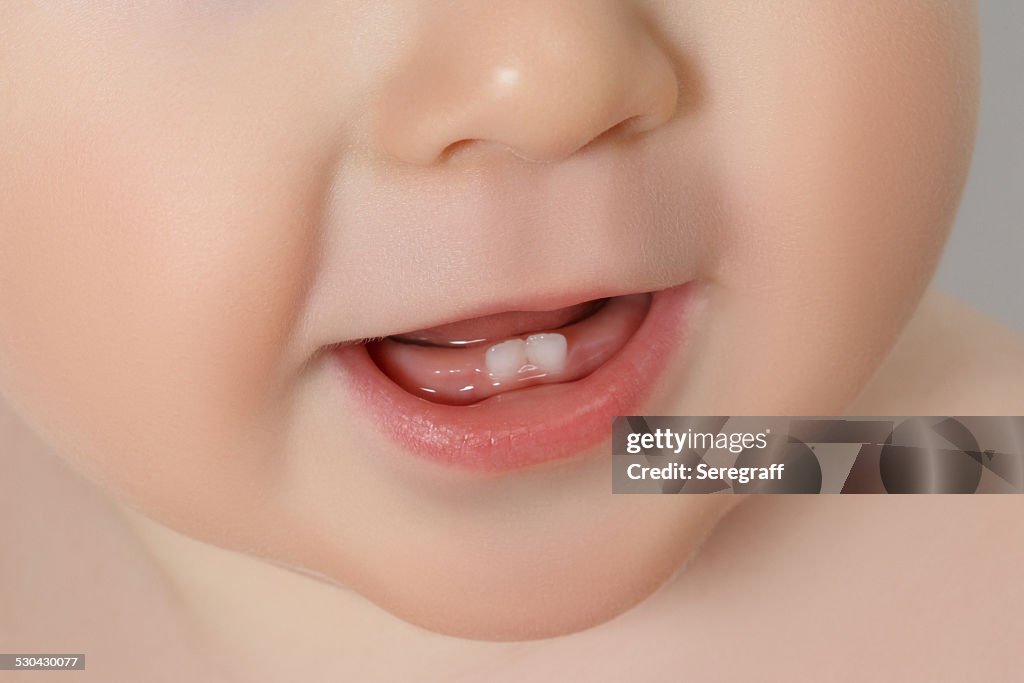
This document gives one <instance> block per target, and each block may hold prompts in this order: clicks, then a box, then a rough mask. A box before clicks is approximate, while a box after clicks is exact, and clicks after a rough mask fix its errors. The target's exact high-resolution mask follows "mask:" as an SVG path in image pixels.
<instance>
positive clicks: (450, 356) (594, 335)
mask: <svg viewBox="0 0 1024 683" xmlns="http://www.w3.org/2000/svg"><path fill="white" fill-rule="evenodd" d="M650 303H651V295H650V294H633V295H627V296H617V297H611V298H606V299H597V300H593V301H588V302H585V303H582V304H577V305H574V306H568V307H565V308H560V309H557V310H552V311H536V312H530V311H513V312H509V313H499V314H495V315H489V316H485V317H482V318H475V319H472V320H465V321H460V322H457V323H451V324H448V325H442V326H440V327H435V328H430V329H425V330H417V331H415V332H410V333H406V334H400V335H395V336H392V337H388V338H386V339H383V340H380V341H375V342H371V343H369V344H367V351H368V352H369V354H370V357H371V358H373V360H374V362H375V363H376V364H377V366H378V367H379V368H380V369H381V370H382V371H383V372H384V374H386V375H387V376H388V377H390V378H391V379H392V380H393V381H394V382H395V384H397V385H398V386H400V387H401V388H403V389H404V390H405V391H407V392H409V393H410V394H412V395H414V396H418V397H420V398H423V399H426V400H428V401H432V402H435V403H443V404H447V405H459V406H464V405H471V404H474V403H478V402H480V401H484V400H487V399H489V398H491V397H494V396H498V395H500V394H504V393H507V392H510V391H523V390H526V389H529V388H530V387H534V386H537V385H541V384H554V383H564V382H573V381H576V380H579V379H582V378H584V377H586V376H588V375H589V374H591V373H592V372H594V370H596V369H597V368H599V367H601V366H602V365H604V363H605V362H606V361H607V360H608V359H609V358H611V356H612V355H614V354H615V353H616V352H617V351H618V350H619V349H621V348H622V347H623V345H624V344H625V343H626V342H627V341H628V340H629V338H630V337H631V336H632V335H633V333H634V332H636V330H637V329H638V328H639V327H640V324H641V323H642V322H643V320H644V318H645V317H646V315H647V311H648V310H649V308H650Z"/></svg>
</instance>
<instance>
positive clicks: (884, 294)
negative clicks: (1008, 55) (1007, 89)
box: [696, 1, 978, 414]
mask: <svg viewBox="0 0 1024 683" xmlns="http://www.w3.org/2000/svg"><path fill="white" fill-rule="evenodd" d="M768 5H770V10H771V11H770V12H769V11H768V10H769V6H768ZM768 5H765V6H764V7H763V8H761V10H757V9H754V8H751V11H750V12H744V13H743V15H742V19H735V18H733V19H730V21H735V22H737V23H736V24H734V25H732V26H731V27H730V30H731V32H733V33H734V34H736V35H738V36H740V37H741V38H742V41H743V43H744V44H745V45H746V48H745V49H744V50H738V51H734V52H730V53H729V54H727V55H725V54H722V55H717V56H715V55H714V51H713V48H712V47H710V46H709V48H708V50H709V54H711V55H713V56H712V57H711V59H715V60H717V61H715V73H717V74H718V78H717V79H715V80H713V81H709V83H710V85H709V90H710V92H709V95H708V100H709V106H710V107H711V108H712V110H713V111H715V112H717V115H716V116H717V117H716V118H715V124H714V133H713V134H712V135H713V137H714V139H715V140H716V144H717V145H718V148H719V154H718V155H717V158H718V159H719V160H720V161H719V163H720V167H719V169H718V170H719V173H720V176H721V177H722V178H723V179H724V180H723V184H724V186H725V190H724V191H723V194H724V195H725V197H726V199H725V202H724V204H725V208H724V221H725V224H726V226H727V229H726V230H724V231H723V238H724V239H723V242H722V244H721V247H722V252H721V255H722V257H721V259H720V260H719V262H718V265H717V271H716V273H715V278H714V279H715V281H716V282H717V283H718V284H719V285H720V286H719V287H717V288H712V290H711V291H710V293H709V296H710V298H711V302H710V304H711V306H710V308H711V310H713V311H715V313H714V315H715V316H716V319H715V323H716V324H715V325H714V326H713V327H710V328H709V329H708V331H707V335H706V337H705V338H704V346H703V347H702V349H701V351H700V353H699V354H698V355H700V356H701V357H702V359H703V361H702V363H701V364H700V366H701V367H700V369H699V370H698V374H699V375H700V376H699V377H698V378H697V380H696V381H698V382H702V383H703V384H702V386H704V387H706V388H707V390H706V391H701V392H698V393H699V395H700V397H701V399H702V401H704V402H705V403H704V405H705V407H706V406H707V402H708V401H710V402H712V403H714V404H716V405H718V406H719V407H720V409H725V410H727V411H732V412H735V411H755V412H757V411H768V412H769V413H771V414H774V413H778V412H780V411H795V412H796V414H814V413H821V412H824V413H828V414H835V413H837V412H840V411H842V410H843V409H844V407H845V404H846V403H847V402H848V401H849V400H851V399H852V398H853V396H854V395H855V394H856V393H857V392H858V391H859V389H860V387H861V386H862V385H863V383H864V382H865V381H866V380H867V379H868V377H869V376H870V374H871V373H872V372H873V371H874V369H875V367H877V364H878V362H879V361H880V360H881V358H882V356H883V355H884V353H885V352H886V351H887V349H888V348H889V347H890V345H891V343H892V342H893V340H894V337H895V335H896V334H897V333H898V331H899V330H900V329H901V326H902V325H903V323H904V322H905V321H906V319H907V317H908V316H909V315H910V313H911V312H912V310H913V308H914V307H915V306H916V304H917V302H918V300H919V297H920V295H921V293H922V292H923V289H924V287H925V286H926V285H927V282H928V280H929V279H930V277H931V275H932V272H933V270H934V268H935V265H936V262H937V259H938V257H939V254H940V253H941V249H942V246H943V244H944V242H945V238H946V236H947V234H948V230H949V228H950V226H951V223H952V220H953V218H954V214H955V210H956V206H957V203H958V201H959V197H960V191H961V188H962V186H963V182H964V178H965V175H966V172H967V168H968V164H969V159H970V149H971V144H972V140H973V135H974V130H975V123H976V111H975V103H976V100H977V68H978V55H977V44H976V42H975V38H974V34H973V20H974V17H973V14H972V13H971V12H970V11H969V9H968V6H967V5H966V4H963V3H946V2H905V3H886V4H885V5H881V4H877V6H873V7H872V8H871V9H870V11H866V8H867V7H868V3H864V4H863V5H862V3H852V4H846V3H821V2H810V1H808V2H790V3H782V4H778V3H769V4H768ZM762 11H763V14H762V13H761V12H762ZM779 36H786V39H785V40H780V39H779ZM767 359H770V362H767ZM823 380H827V381H823ZM723 387H728V388H729V389H728V391H729V393H728V395H726V394H725V392H724V391H723V390H721V388H723ZM701 414H705V413H701Z"/></svg>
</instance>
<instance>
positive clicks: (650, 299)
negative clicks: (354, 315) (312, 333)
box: [334, 282, 699, 472]
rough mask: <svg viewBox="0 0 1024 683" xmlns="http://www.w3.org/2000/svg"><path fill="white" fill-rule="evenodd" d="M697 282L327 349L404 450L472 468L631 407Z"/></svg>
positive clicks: (557, 444)
mask: <svg viewBox="0 0 1024 683" xmlns="http://www.w3.org/2000/svg"><path fill="white" fill-rule="evenodd" d="M698 291H699V290H698V289H697V287H696V286H695V283H693V282H691V283H687V284H684V285H679V286H676V287H672V288H669V289H666V290H660V291H657V292H646V293H638V294H624V295H620V296H612V297H607V298H601V299H593V300H588V301H585V302H581V303H577V304H573V305H570V306H567V307H564V308H559V309H554V310H546V311H510V312H505V313H497V314H491V315H486V316H483V317H479V318H473V319H470V320H462V321H458V322H454V323H448V324H445V325H440V326H437V327H432V328H428V329H422V330H415V331H408V332H403V333H399V334H395V335H392V336H389V337H386V338H383V339H374V340H369V341H366V342H365V343H359V344H340V345H338V346H337V347H336V348H335V349H334V355H335V357H336V358H337V360H338V368H339V369H340V371H341V373H342V378H343V386H344V387H345V391H346V392H348V393H349V394H350V395H353V397H354V398H356V399H357V401H356V402H357V403H358V404H359V405H360V406H361V407H363V408H364V411H365V413H364V414H366V415H367V416H368V417H370V418H371V419H372V421H373V422H374V423H375V425H376V427H377V428H378V429H379V430H380V431H382V432H384V433H385V434H386V435H387V436H389V437H391V438H392V440H394V441H396V442H397V443H398V444H399V445H400V446H402V447H403V449H404V450H407V451H411V452H412V453H414V454H417V455H420V456H423V457H426V458H427V459H428V460H431V461H434V462H440V463H444V464H449V465H456V466H459V467H462V468H464V469H470V470H477V471H487V472H495V471H507V470H511V469H518V468H522V467H525V466H528V465H532V464H536V463H540V462H545V461H549V460H553V459H557V458H564V457H568V456H570V455H572V454H574V453H578V452H580V451H581V450H583V449H586V448H588V447H591V446H594V445H595V444H597V443H600V442H601V441H603V440H606V439H608V438H610V436H611V422H612V418H613V417H615V416H616V415H629V414H634V412H635V411H637V410H639V409H640V408H641V407H642V404H643V403H644V401H646V400H647V398H648V397H649V396H650V394H651V392H652V391H653V389H654V388H655V385H657V384H658V380H659V378H660V377H661V375H662V374H663V371H664V369H665V367H666V366H667V364H668V361H669V359H670V358H671V356H672V355H673V353H674V352H675V351H677V350H679V349H680V348H681V346H682V345H683V341H684V339H685V335H684V332H685V329H686V327H687V326H686V325H685V324H684V323H685V321H686V319H687V317H688V316H687V312H688V311H689V310H690V309H691V308H692V307H691V303H692V302H693V300H694V299H695V298H696V294H697V292H698Z"/></svg>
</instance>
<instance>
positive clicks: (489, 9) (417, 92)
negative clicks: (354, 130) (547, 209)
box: [375, 0, 678, 164]
mask: <svg viewBox="0 0 1024 683" xmlns="http://www.w3.org/2000/svg"><path fill="white" fill-rule="evenodd" d="M425 6H426V8H427V9H425V10H424V12H423V17H422V21H421V22H420V23H419V26H418V29H417V30H416V32H415V35H414V38H413V40H412V41H410V43H409V44H408V46H407V48H406V49H407V54H405V55H403V59H402V60H400V61H399V65H398V67H397V68H396V69H395V71H393V72H392V73H391V74H390V76H388V77H387V78H386V81H385V83H384V86H383V88H382V90H381V91H380V94H381V97H380V99H379V100H378V101H377V105H378V109H377V110H376V112H375V122H376V124H377V125H376V142H377V144H379V146H380V148H381V149H382V150H383V151H384V152H385V153H386V154H387V155H389V156H391V157H393V158H396V159H399V160H402V161H405V162H408V163H414V164H431V163H434V162H436V161H439V160H441V159H443V158H444V157H445V155H446V153H448V152H449V151H450V150H452V149H453V148H454V147H455V146H456V145H457V144H458V145H459V146H460V147H462V146H465V145H481V144H484V143H496V144H498V145H502V146H504V147H507V148H509V149H510V150H511V151H512V152H513V153H514V154H516V155H517V156H520V157H522V158H524V159H528V160H531V161H556V160H559V159H563V158H565V157H568V156H570V155H572V154H573V153H575V152H576V151H577V150H579V149H581V148H583V147H584V146H586V145H588V144H589V143H591V142H593V141H594V140H595V139H596V138H598V137H602V136H604V137H612V136H615V137H629V136H633V135H637V134H640V133H642V132H644V131H648V130H651V129H653V128H656V127H658V126H660V125H661V124H662V123H664V122H665V121H667V120H668V119H670V118H671V117H672V115H673V113H674V111H675V108H676V100H677V97H678V82H677V78H676V74H675V70H674V68H673V65H672V62H671V60H670V58H669V56H668V55H667V54H666V53H665V52H664V51H663V50H662V49H661V48H660V47H659V46H658V44H657V42H656V41H655V39H654V36H653V35H651V34H650V33H649V32H648V31H647V29H646V28H645V27H644V24H643V22H642V20H641V19H640V17H639V16H637V15H636V14H635V13H634V11H633V10H634V8H633V7H632V5H631V4H630V3H628V2H622V1H617V0H524V1H517V2H505V1H501V2H479V0H464V1H448V2H428V3H425ZM606 134H607V135H606Z"/></svg>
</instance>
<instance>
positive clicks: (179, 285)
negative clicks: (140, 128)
mask: <svg viewBox="0 0 1024 683" xmlns="http://www.w3.org/2000/svg"><path fill="white" fill-rule="evenodd" d="M77 120H78V121H83V120H84V121H85V123H82V124H74V125H75V126H78V125H81V127H76V128H74V129H72V128H71V127H66V128H63V129H62V128H61V127H60V125H59V124H58V123H57V122H54V124H53V126H52V127H48V130H49V131H50V133H49V134H48V135H47V136H38V137H34V138H33V137H28V136H26V137H21V138H19V139H18V140H17V141H16V144H15V145H14V147H13V148H12V147H10V146H8V147H7V149H6V150H5V152H4V153H3V155H2V156H0V214H2V215H3V216H4V221H3V223H2V224H0V243H2V244H3V249H2V251H0V339H2V340H3V341H2V343H0V390H2V391H3V392H4V394H5V396H6V397H7V398H8V399H9V401H10V402H11V403H12V405H13V406H14V407H15V409H16V410H18V411H19V412H21V413H22V414H23V416H24V417H25V418H26V419H27V420H28V421H29V422H30V423H33V425H34V426H36V427H37V429H38V430H39V431H40V433H42V434H44V435H46V437H47V438H49V439H50V440H51V441H52V442H53V443H54V445H55V446H57V447H58V449H59V450H60V452H61V453H62V454H63V455H65V456H66V457H67V458H68V459H69V460H70V461H71V462H72V463H74V464H75V466H76V467H78V468H79V469H80V470H81V471H82V472H83V473H85V474H86V475H87V476H90V477H91V478H93V479H95V480H98V481H101V482H104V483H105V484H107V486H108V487H109V488H110V489H111V490H114V491H118V492H119V493H120V494H122V495H125V496H127V497H129V498H135V499H137V500H143V501H146V506H147V507H149V508H150V509H152V508H153V507H160V506H161V505H163V504H164V502H165V501H167V505H172V504H173V505H175V506H176V507H178V508H180V507H181V505H182V502H181V501H182V499H183V498H188V503H187V504H188V506H199V508H201V506H202V505H204V504H205V502H204V501H200V500H198V499H193V498H192V497H190V496H183V494H182V491H185V490H200V489H199V488H197V485H196V482H204V486H205V487H206V490H208V491H217V492H218V494H217V496H206V501H210V500H214V499H215V498H217V499H219V500H220V501H221V502H220V503H219V504H221V505H224V506H225V507H227V506H234V505H235V504H236V503H241V502H243V501H239V500H236V499H237V498H238V497H239V496H244V495H249V494H247V492H259V490H260V488H261V487H260V486H251V487H240V486H231V485H229V483H230V482H231V481H232V480H234V481H237V480H238V479H239V477H241V478H247V479H249V480H250V481H253V482H258V481H260V479H261V478H264V477H267V476H268V475H269V468H268V467H267V462H266V459H267V457H268V454H267V453H266V452H265V451H266V450H267V443H268V440H267V435H268V433H270V434H273V432H274V429H275V428H276V425H275V423H274V415H275V406H273V405H271V400H272V399H273V398H274V397H280V395H281V392H280V391H279V390H276V386H275V385H276V383H278V382H279V381H280V379H279V377H278V376H277V375H276V374H275V373H280V372H281V369H282V366H283V363H284V361H285V360H286V358H285V354H286V350H287V348H288V334H289V331H290V330H291V329H292V327H293V326H294V323H295V316H296V315H298V313H299V307H300V302H301V300H302V298H303V296H304V293H303V291H302V288H303V284H302V282H303V278H302V277H301V273H303V272H308V269H309V268H310V266H309V263H308V259H309V258H310V257H311V254H312V251H311V249H310V245H311V243H312V236H311V235H310V234H307V232H306V231H308V230H309V228H308V227H307V226H309V225H312V224H313V221H312V220H310V217H309V216H308V215H307V214H308V211H307V208H306V206H307V205H306V204H305V203H303V202H302V201H301V200H300V199H292V200H290V201H287V202H284V201H281V200H280V199H275V198H276V197H282V196H284V197H291V198H296V197H299V198H301V194H300V195H296V194H294V193H293V194H289V191H288V189H287V188H284V189H282V186H281V184H280V183H279V182H278V184H276V185H275V184H274V182H273V181H272V179H271V178H269V177H268V176H267V175H261V174H260V173H259V172H258V171H254V170H250V169H251V167H257V168H262V169H267V168H274V165H273V164H264V163H262V162H261V163H253V164H250V165H248V166H247V165H245V164H243V163H242V162H243V161H244V160H243V159H242V158H238V157H237V155H236V156H235V157H233V156H232V152H231V150H228V149H225V150H218V149H217V147H216V145H217V141H216V139H215V136H216V134H215V133H214V134H211V138H210V140H208V141H206V144H205V145H204V146H202V148H203V149H205V150H207V151H208V152H209V154H210V158H211V159H217V160H218V161H217V163H208V164H202V163H199V160H198V159H195V158H193V157H190V156H187V155H186V154H185V153H184V152H183V151H182V150H180V149H179V148H177V147H175V146H173V145H171V144H169V139H170V138H160V137H157V136H154V137H152V138H151V139H148V140H140V139H135V138H134V136H133V135H132V134H131V133H130V132H129V133H128V134H125V132H124V129H123V128H119V122H116V121H115V122H110V123H106V122H104V123H98V122H93V123H91V124H90V123H89V122H88V118H87V117H82V118H80V119H77ZM120 123H121V125H124V123H123V122H120ZM53 131H59V132H57V133H56V134H54V133H53ZM140 145H142V146H140ZM140 149H145V150H146V153H145V154H140V153H139V150H140ZM280 167H281V166H280V164H278V165H277V168H278V169H280ZM295 176H296V174H294V173H292V174H287V173H286V174H283V176H282V177H285V178H287V177H295ZM271 187H273V190H271V189H270V188H271ZM243 198H244V199H243ZM255 435H259V436H260V438H262V439H263V442H260V443H257V442H256V438H255ZM218 497H219V498H218ZM175 500H176V501H177V502H176V503H171V501H175ZM197 514H199V512H198V510H197Z"/></svg>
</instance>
